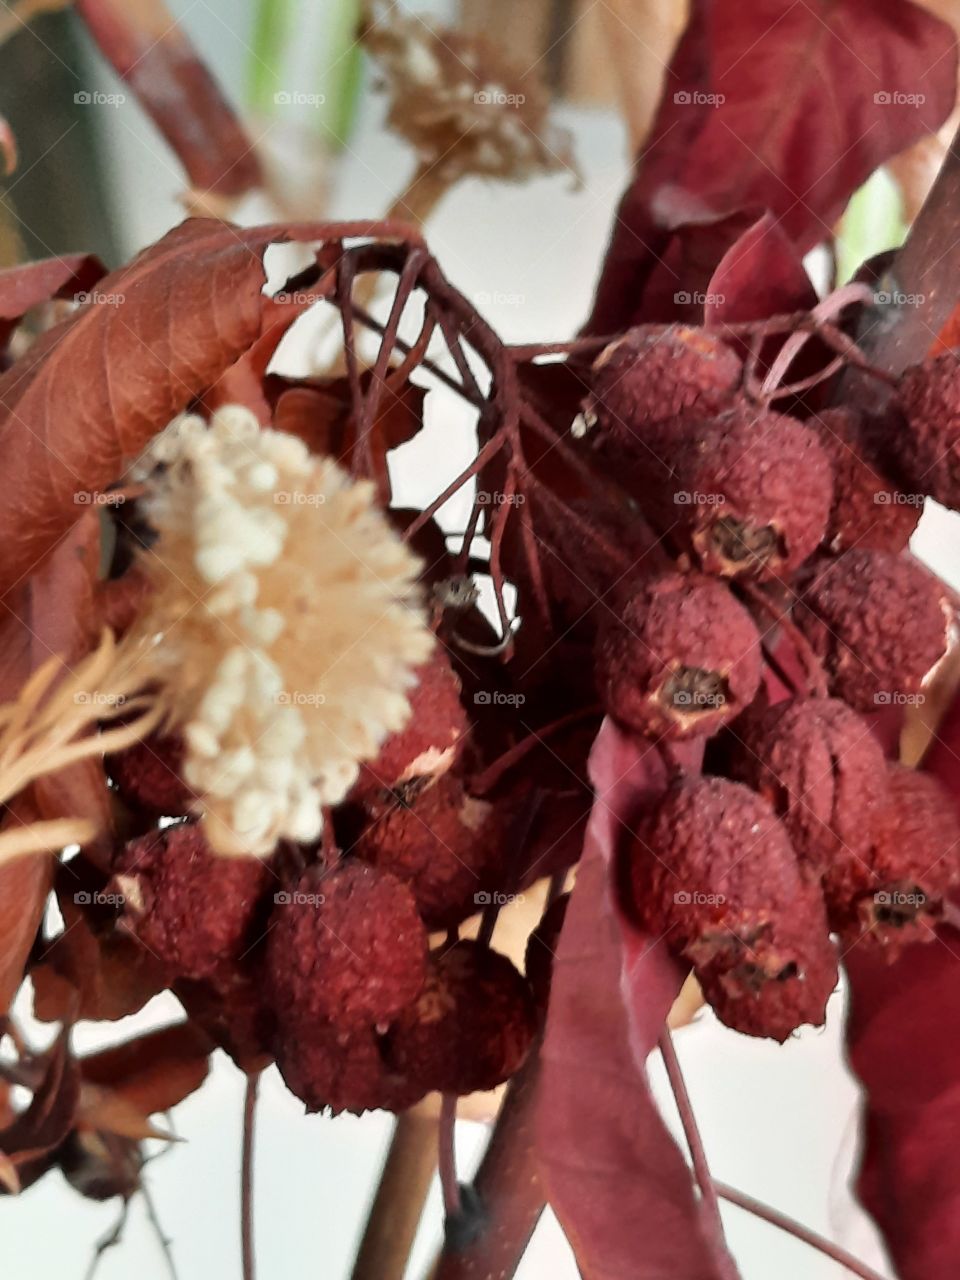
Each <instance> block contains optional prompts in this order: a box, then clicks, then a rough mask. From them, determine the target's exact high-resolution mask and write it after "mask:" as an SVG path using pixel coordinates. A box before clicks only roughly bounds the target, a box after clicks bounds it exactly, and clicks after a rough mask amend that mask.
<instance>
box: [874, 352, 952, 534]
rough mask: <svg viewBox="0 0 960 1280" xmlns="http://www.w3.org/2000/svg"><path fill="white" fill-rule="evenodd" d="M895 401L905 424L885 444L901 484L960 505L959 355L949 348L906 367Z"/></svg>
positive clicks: (890, 434)
mask: <svg viewBox="0 0 960 1280" xmlns="http://www.w3.org/2000/svg"><path fill="white" fill-rule="evenodd" d="M897 400H898V403H899V407H900V409H901V410H902V412H903V415H904V417H905V418H906V420H907V428H906V430H903V429H902V428H901V429H899V430H896V431H891V432H890V433H889V436H888V437H887V444H888V448H889V449H890V451H891V455H892V457H893V459H894V460H895V462H896V465H897V466H898V468H899V470H900V472H901V473H902V475H903V477H904V481H905V483H907V484H909V485H910V486H911V487H914V488H916V489H917V490H918V492H920V493H926V494H929V496H930V497H931V498H936V500H937V501H938V502H942V503H943V505H944V506H945V507H950V508H951V510H954V511H956V510H958V509H960V357H958V356H957V354H956V353H955V352H952V351H950V352H947V353H946V354H945V355H942V356H937V358H936V359H935V360H925V361H924V362H923V364H917V365H913V366H912V367H911V368H909V369H907V370H905V371H904V373H903V375H902V376H901V378H900V385H899V387H898V388H897Z"/></svg>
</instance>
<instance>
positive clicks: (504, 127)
mask: <svg viewBox="0 0 960 1280" xmlns="http://www.w3.org/2000/svg"><path fill="white" fill-rule="evenodd" d="M371 10H372V19H373V20H372V21H371V22H370V23H369V24H368V25H367V27H366V28H365V30H364V32H363V40H364V43H365V44H366V47H367V49H368V51H369V52H370V54H371V56H372V57H373V58H374V60H375V61H376V63H377V68H378V70H379V71H380V73H381V77H382V80H383V82H384V85H385V87H386V89H387V92H388V93H389V95H390V105H389V111H388V117H387V119H388V123H389V125H390V127H391V128H392V129H393V130H394V131H395V132H396V133H399V134H401V135H402V136H403V137H404V138H406V139H407V140H408V141H409V142H410V143H411V144H412V145H413V147H414V149H415V151H416V153H417V156H418V158H419V161H420V164H421V165H422V166H428V167H429V168H430V169H432V170H437V171H439V174H440V176H442V177H443V178H444V179H445V180H446V181H448V182H449V181H453V180H455V179H457V178H459V177H461V176H463V175H467V174H474V175H478V176H481V177H489V178H501V179H507V180H509V181H514V182H517V181H523V180H524V179H526V178H530V177H532V176H534V175H536V174H540V173H553V172H558V171H562V170H571V171H572V170H573V167H574V166H573V160H572V156H571V148H570V138H569V135H568V134H567V133H566V132H565V131H563V130H561V129H558V128H557V127H556V126H554V125H553V124H552V123H551V121H550V118H549V97H548V95H547V94H546V93H545V92H544V90H543V88H542V87H541V86H540V85H539V84H538V83H537V81H536V79H535V77H534V76H532V75H529V74H521V73H520V72H518V71H517V70H516V69H514V68H512V67H510V66H509V65H508V64H507V62H506V61H505V59H504V57H503V54H502V53H501V52H500V51H499V50H498V49H496V48H495V47H494V46H492V45H488V44H487V43H486V42H485V41H483V40H481V39H479V38H478V37H476V36H466V35H464V34H463V33H462V32H460V31H454V30H450V29H446V28H436V29H434V28H431V27H429V26H427V24H426V23H425V22H424V21H423V20H422V18H420V17H419V16H417V15H416V14H411V13H404V12H403V11H402V10H401V9H400V8H399V7H398V6H396V5H392V4H391V5H388V4H379V5H372V6H371Z"/></svg>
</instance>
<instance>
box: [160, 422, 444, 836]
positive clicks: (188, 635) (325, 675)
mask: <svg viewBox="0 0 960 1280" xmlns="http://www.w3.org/2000/svg"><path fill="white" fill-rule="evenodd" d="M161 452H162V462H163V466H162V467H161V468H159V469H158V471H157V472H156V473H155V475H154V477H153V479H152V481H150V482H149V486H148V487H149V491H150V496H149V497H148V499H147V514H148V518H149V520H150V523H151V525H152V526H153V527H154V528H155V529H156V531H157V534H158V538H157V542H156V544H155V545H154V547H153V548H152V549H151V550H150V551H149V552H147V553H146V554H145V556H144V567H145V570H146V572H147V574H148V575H149V577H150V579H151V582H152V586H153V589H154V591H153V596H152V598H151V602H150V604H149V606H148V609H147V615H146V616H145V618H144V619H143V621H142V624H141V633H142V636H143V637H144V638H147V637H151V638H152V639H153V643H152V644H151V646H150V647H151V656H150V665H151V667H152V668H153V669H155V671H156V676H157V679H158V681H159V684H160V687H161V692H160V699H161V702H162V704H163V706H164V708H165V710H166V716H167V724H168V726H169V727H171V728H174V727H175V728H178V729H179V731H180V732H181V733H182V735H183V738H184V741H185V743H186V759H185V764H184V777H185V780H186V782H187V783H188V784H189V785H190V786H191V787H192V788H193V790H194V791H195V792H197V793H198V794H199V795H201V796H202V797H203V800H202V810H203V816H204V821H205V823H206V827H207V835H208V838H209V840H210V842H211V844H212V845H213V847H214V848H216V849H218V850H219V851H220V852H223V853H238V854H243V853H246V854H266V853H269V852H270V851H271V850H272V849H273V847H274V845H275V844H276V842H277V840H279V839H281V838H283V837H288V838H290V839H293V840H311V839H314V838H315V837H316V836H317V835H318V834H319V831H320V828H321V814H320V806H321V805H327V804H336V803H337V802H338V801H340V800H342V799H343V797H344V796H345V795H346V793H347V791H348V790H349V788H350V786H351V784H352V783H353V780H354V778H355V777H356V774H357V769H358V765H359V763H360V762H361V761H363V760H365V759H370V758H372V757H374V756H375V755H376V753H377V750H378V748H379V746H380V744H381V742H382V741H383V739H384V738H385V737H386V736H387V735H388V734H390V733H392V732H394V731H396V730H397V729H399V728H401V727H402V726H403V724H404V723H405V721H406V719H407V716H408V715H409V704H408V702H407V698H406V694H405V690H406V689H407V688H409V687H410V685H411V683H412V675H411V672H412V669H413V667H415V666H416V665H417V664H419V663H420V662H422V661H423V660H424V659H425V658H426V657H427V655H428V654H429V652H430V649H431V647H432V644H433V639H432V636H431V634H430V632H429V631H428V629H427V628H426V626H425V624H424V621H423V617H422V615H421V613H420V612H419V610H418V609H417V608H416V607H415V606H416V576H417V569H418V565H417V561H416V559H415V558H414V556H413V555H412V554H411V553H410V552H409V551H408V550H407V548H406V546H405V545H404V544H403V543H402V542H401V541H400V539H399V538H398V537H397V536H396V535H395V534H394V532H393V531H392V530H391V528H390V526H389V525H388V523H387V521H386V519H385V518H384V516H383V515H382V513H381V512H380V511H379V510H378V509H377V508H376V507H375V505H374V500H373V489H372V486H370V485H369V484H367V483H353V482H352V481H351V480H350V479H349V478H348V477H347V476H346V475H345V474H344V473H343V472H342V471H341V470H340V469H339V468H338V467H337V465H336V464H335V463H334V462H333V461H331V460H329V459H326V458H316V457H314V456H312V455H311V454H310V453H309V451H308V450H307V448H306V446H305V445H304V444H303V443H302V442H301V441H300V440H298V439H296V438H295V437H294V436H290V435H286V434H284V433H282V432H278V431H271V430H266V429H261V428H260V426H259V425H258V423H257V420H256V418H255V417H254V416H253V414H251V413H250V412H249V411H248V410H246V409H243V408H240V407H238V406H228V407H225V408H222V409H220V410H219V411H218V412H217V413H216V414H215V415H214V417H213V420H212V422H211V424H210V426H209V427H207V426H206V425H205V423H204V422H203V421H202V420H201V419H199V418H187V419H180V420H179V421H178V423H177V426H176V430H175V431H173V432H170V433H168V434H166V435H165V436H164V439H163V449H162V451H161ZM158 460H159V459H158Z"/></svg>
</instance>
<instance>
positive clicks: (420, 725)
mask: <svg viewBox="0 0 960 1280" xmlns="http://www.w3.org/2000/svg"><path fill="white" fill-rule="evenodd" d="M416 675H417V683H416V685H415V686H414V688H413V689H412V690H411V692H410V694H409V698H410V719H409V721H408V723H407V727H406V728H405V729H402V730H401V731H400V732H399V733H395V734H393V735H392V737H390V738H388V739H387V741H386V742H385V743H384V744H383V746H382V747H381V749H380V754H379V755H378V756H377V758H376V760H374V761H373V762H372V763H371V764H365V765H363V766H362V767H361V770H360V776H359V778H358V779H357V782H356V784H355V786H354V788H353V791H352V793H351V795H350V799H351V800H363V799H365V798H369V797H371V796H376V795H377V794H378V793H379V792H381V791H384V790H392V789H393V788H396V787H402V786H405V785H407V784H408V783H411V782H416V781H418V780H420V779H430V778H436V777H439V776H440V775H441V774H443V773H446V772H447V770H448V769H450V768H452V767H453V765H454V764H455V763H456V761H457V758H458V756H459V755H460V753H461V750H462V748H463V744H464V742H465V739H466V735H467V730H468V728H469V722H468V720H467V716H466V712H465V711H464V709H463V706H462V705H461V701H460V681H459V680H458V679H457V677H456V675H454V672H453V669H452V668H451V666H450V662H449V660H448V658H447V656H446V654H445V653H444V652H443V650H442V649H436V650H435V651H434V653H433V656H432V657H431V659H430V661H429V662H425V663H424V664H423V666H421V667H420V668H419V669H418V670H417V673H416Z"/></svg>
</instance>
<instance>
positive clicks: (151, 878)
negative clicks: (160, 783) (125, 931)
mask: <svg viewBox="0 0 960 1280" xmlns="http://www.w3.org/2000/svg"><path fill="white" fill-rule="evenodd" d="M275 883H276V877H275V875H274V874H273V872H272V871H271V870H270V868H269V867H268V866H267V865H265V864H264V863H263V862H262V861H261V860H259V859H257V858H223V857H218V856H217V855H216V854H214V853H212V852H211V851H210V849H209V847H208V845H207V842H206V840H205V839H204V836H203V832H202V830H201V828H200V827H199V826H197V824H196V823H193V822H185V823H181V824H179V825H176V826H170V827H166V828H164V829H163V830H162V831H154V832H151V833H150V834H149V835H146V836H140V837H139V838H138V839H136V840H130V841H128V843H127V844H126V845H124V847H123V848H122V849H121V850H120V852H119V854H118V855H117V857H116V860H115V862H114V878H113V880H112V881H111V885H112V886H113V887H115V889H116V891H117V892H118V893H119V894H120V895H122V898H123V920H124V923H125V925H126V927H128V928H129V929H130V931H131V932H132V933H134V934H135V935H136V937H137V938H138V939H139V940H140V941H141V942H142V943H143V945H144V946H145V947H147V948H148V949H149V950H150V951H151V952H152V953H153V954H154V955H155V956H157V957H158V958H159V959H160V960H161V961H162V962H163V963H164V964H166V965H169V967H170V969H171V970H172V972H173V973H174V974H175V975H176V976H178V977H184V978H208V977H210V976H211V975H212V974H214V973H215V972H216V971H217V969H218V968H219V967H220V966H221V965H223V964H224V963H225V962H230V961H234V960H236V959H237V958H238V957H239V956H240V955H241V954H242V953H243V952H244V951H246V949H247V948H248V947H249V946H250V945H251V942H252V940H253V939H254V937H255V935H256V934H257V933H258V932H259V930H260V926H261V924H262V916H263V909H262V908H263V902H264V898H265V896H266V895H268V894H269V891H270V886H271V885H272V884H275Z"/></svg>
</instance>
